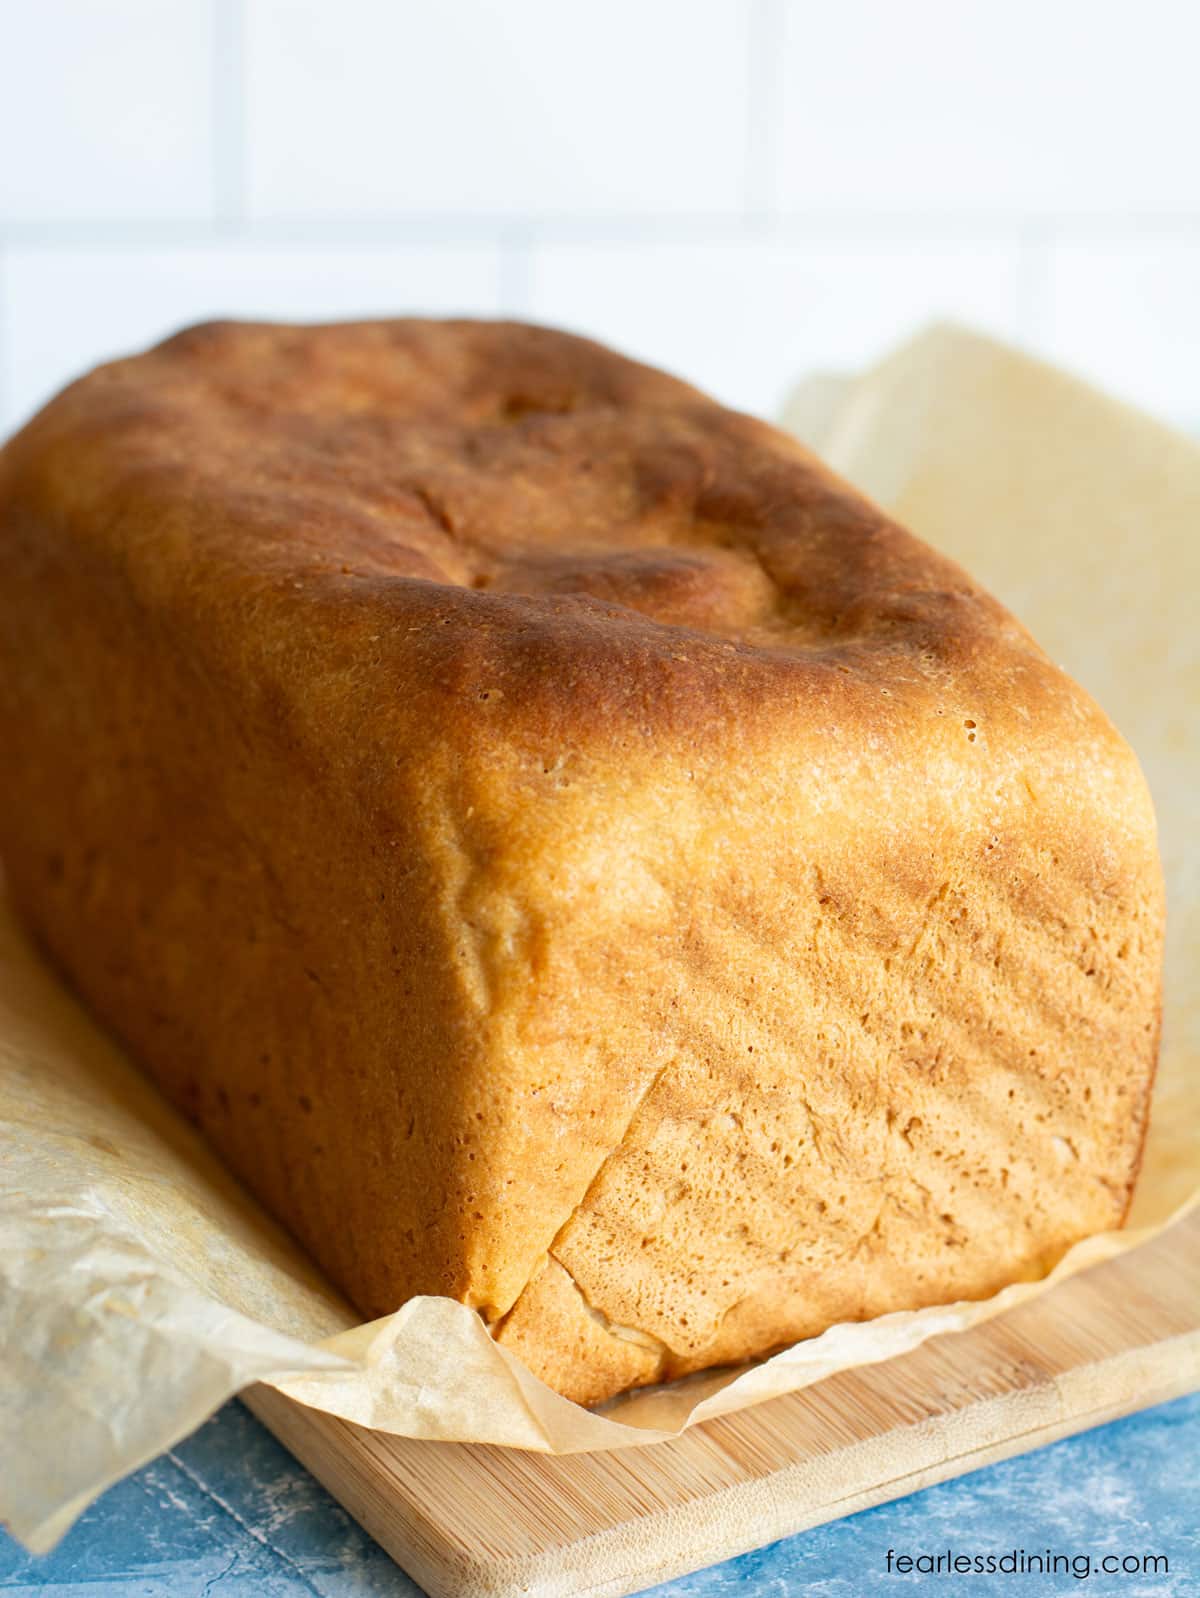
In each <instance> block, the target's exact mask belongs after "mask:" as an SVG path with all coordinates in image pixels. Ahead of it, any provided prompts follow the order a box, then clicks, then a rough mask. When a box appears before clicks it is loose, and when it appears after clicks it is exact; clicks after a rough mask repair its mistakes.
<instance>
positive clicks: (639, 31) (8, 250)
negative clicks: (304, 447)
mask: <svg viewBox="0 0 1200 1598" xmlns="http://www.w3.org/2000/svg"><path fill="white" fill-rule="evenodd" d="M2 31H3V38H2V40H0V151H2V152H3V153H2V154H0V427H3V426H6V425H12V424H14V423H15V422H16V421H18V420H19V419H20V418H21V417H23V416H25V415H26V414H28V412H29V410H30V409H31V408H32V407H34V406H35V405H36V404H38V403H40V402H41V401H42V400H43V399H44V398H45V397H46V395H47V394H48V393H50V392H51V391H52V390H53V389H54V388H55V387H57V386H58V385H59V384H60V383H61V382H63V381H64V380H65V379H66V378H68V377H69V376H70V375H72V374H74V373H75V372H76V371H78V370H81V369H83V368H84V367H86V366H87V365H89V364H90V363H92V362H94V361H96V360H99V359H102V358H104V357H106V356H108V355H110V354H113V353H115V352H118V351H121V350H124V349H126V348H130V347H134V346H137V345H139V344H144V343H146V342H148V341H149V340H152V339H155V338H158V337H159V336H161V335H162V334H163V333H165V332H167V331H169V330H170V329H171V328H173V327H174V326H176V325H178V324H180V323H182V322H185V321H188V320H195V319H196V318H199V317H202V316H208V315H215V314H235V313H240V314H244V315H274V316H280V317H296V318H304V317H328V316H341V315H347V316H349V315H356V314H371V313H378V312H381V311H387V310H394V311H403V310H415V309H422V310H427V311H431V312H441V311H450V310H466V311H475V312H479V313H481V314H490V313H493V312H495V311H497V310H502V311H505V312H509V313H513V314H518V315H528V316H533V317H537V318H540V319H543V320H550V321H560V322H563V323H566V324H568V325H571V326H573V327H576V328H579V329H581V330H583V331H587V332H590V333H593V334H595V335H597V336H599V337H602V338H607V339H611V340H612V341H614V342H616V343H618V344H621V345H623V346H624V347H626V348H627V349H629V350H630V351H631V352H633V353H635V354H638V355H641V356H643V357H645V358H647V359H650V360H655V361H659V362H661V363H663V364H665V365H668V366H671V367H673V368H674V369H676V370H678V371H679V372H681V373H683V374H684V375H686V376H688V377H691V378H692V379H693V380H695V381H698V382H700V383H701V384H704V385H706V386H708V387H710V388H712V389H713V390H714V391H715V392H717V393H718V394H719V395H720V396H721V397H723V398H725V399H727V400H728V401H730V402H732V403H734V404H738V405H741V406H744V407H746V408H749V409H754V410H761V411H769V410H771V409H772V408H773V407H775V406H776V404H777V403H778V400H779V398H780V395H781V393H782V391H783V390H784V389H785V388H786V387H787V386H788V385H789V384H790V383H791V382H792V380H793V378H794V377H795V376H796V375H797V374H798V373H799V372H801V371H802V370H805V369H807V368H810V367H812V366H814V365H834V366H836V365H845V364H854V363H860V362H863V361H866V360H869V359H871V358H872V357H874V356H875V355H876V354H877V353H878V352H879V351H880V350H881V349H882V348H883V347H884V346H886V345H887V344H888V343H889V342H891V341H893V340H895V339H897V338H900V337H903V336H905V334H907V333H908V332H910V331H911V330H912V329H913V328H914V327H915V326H916V325H918V324H919V323H921V322H922V321H925V320H927V319H928V318H930V317H932V316H937V315H954V316H957V317H959V318H960V319H963V320H966V321H970V322H975V323H977V324H980V325H982V326H984V327H986V328H989V329H992V330H995V331H997V332H1000V333H1002V334H1005V335H1008V336H1011V337H1013V338H1016V339H1017V340H1019V341H1020V342H1023V343H1025V344H1028V345H1031V346H1033V347H1036V348H1040V349H1043V350H1045V351H1046V352H1048V353H1049V354H1050V355H1051V356H1053V357H1056V358H1059V359H1061V360H1063V361H1065V362H1066V363H1068V364H1071V365H1074V366H1077V367H1078V368H1080V369H1081V370H1083V371H1085V372H1086V373H1088V374H1089V375H1093V376H1095V377H1097V378H1098V379H1099V380H1100V381H1102V382H1103V383H1105V384H1107V385H1108V386H1110V387H1111V388H1113V389H1115V390H1117V391H1118V392H1125V393H1127V394H1129V395H1130V396H1131V397H1133V398H1134V399H1137V400H1139V401H1141V402H1142V403H1144V404H1146V405H1148V406H1150V407H1151V408H1154V409H1156V410H1159V411H1161V412H1162V413H1164V414H1165V415H1168V416H1170V417H1173V418H1175V419H1177V420H1178V421H1180V422H1182V423H1184V424H1185V425H1190V426H1195V427H1200V292H1197V291H1198V290H1200V92H1198V91H1197V90H1196V88H1195V87H1194V82H1193V80H1194V79H1196V77H1197V65H1198V63H1200V6H1198V5H1197V4H1196V3H1195V0H1139V4H1138V5H1137V6H1136V7H1133V6H1131V5H1129V4H1128V3H1127V0H905V4H903V5H899V4H896V3H895V0H836V3H833V4H831V3H829V0H823V3H820V4H818V3H817V0H604V3H603V4H602V3H600V0H590V3H589V0H574V3H570V4H568V3H564V0H440V3H438V4H426V3H422V0H337V3H330V0H169V3H166V0H105V3H104V4H103V5H100V4H96V3H94V0H36V3H30V4H25V5H13V6H12V7H11V8H10V9H9V10H8V11H7V13H6V15H5V21H4V26H3V30H2Z"/></svg>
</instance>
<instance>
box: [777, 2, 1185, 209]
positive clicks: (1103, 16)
mask: <svg viewBox="0 0 1200 1598" xmlns="http://www.w3.org/2000/svg"><path fill="white" fill-rule="evenodd" d="M783 35H784V43H783V48H782V50H781V51H780V53H779V56H778V67H777V76H778V79H779V81H780V83H781V85H782V89H781V92H780V101H781V106H782V116H781V131H780V136H779V140H778V143H777V146H776V151H775V160H776V193H777V198H778V202H779V204H780V206H781V208H782V209H784V210H786V211H808V210H811V209H814V208H818V209H821V210H830V211H836V212H842V211H846V210H852V211H863V210H868V211H876V212H901V213H908V212H914V211H915V212H922V211H937V212H941V213H944V212H947V211H956V212H960V213H962V214H963V215H966V216H981V215H982V216H995V215H997V214H1007V215H1010V216H1026V215H1030V214H1034V215H1040V216H1047V217H1055V216H1058V215H1061V214H1067V215H1070V214H1073V213H1080V212H1086V213H1092V212H1095V213H1100V214H1104V215H1108V216H1116V217H1119V216H1121V215H1123V214H1128V213H1141V214H1145V213H1158V212H1163V213H1170V214H1176V213H1180V212H1184V213H1189V214H1192V215H1195V212H1196V207H1197V198H1198V194H1197V176H1198V173H1197V163H1198V160H1200V98H1198V96H1197V89H1196V82H1197V70H1198V68H1200V6H1197V5H1196V4H1194V0H1138V3H1137V4H1136V5H1134V4H1130V3H1129V0H1002V3H995V0H903V3H902V4H889V3H887V0H835V3H832V4H828V5H823V6H821V7H820V9H819V11H818V9H817V7H816V6H812V5H807V4H795V3H792V4H786V3H785V5H784V7H783Z"/></svg>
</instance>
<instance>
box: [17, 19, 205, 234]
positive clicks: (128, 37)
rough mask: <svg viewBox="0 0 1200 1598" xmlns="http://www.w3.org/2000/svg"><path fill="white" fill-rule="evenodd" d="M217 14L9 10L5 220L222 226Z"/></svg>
mask: <svg viewBox="0 0 1200 1598" xmlns="http://www.w3.org/2000/svg"><path fill="white" fill-rule="evenodd" d="M214 18H215V8H214V6H213V4H212V3H211V0H171V3H170V4H163V0H104V3H103V4H101V5H97V4H96V3H95V0H30V3H25V4H22V3H20V0H18V3H17V4H15V5H13V6H12V7H11V8H8V9H6V11H5V15H4V23H3V30H2V36H0V152H2V153H0V218H3V220H4V222H7V223H12V222H58V221H60V220H64V219H69V220H71V221H78V220H88V221H97V222H125V221H129V220H141V221H144V220H146V219H155V220H162V219H178V218H185V219H197V218H210V217H211V216H212V215H213V212H214V205H215V194H214V186H213V167H212V160H211V152H212V146H213V119H214V109H215V108H214V92H213V78H214V71H215V62H214V50H213V36H214Z"/></svg>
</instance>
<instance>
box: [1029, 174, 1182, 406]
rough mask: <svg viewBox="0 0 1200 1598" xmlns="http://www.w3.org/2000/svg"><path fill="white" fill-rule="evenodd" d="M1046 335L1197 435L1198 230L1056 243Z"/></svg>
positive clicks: (1061, 353)
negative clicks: (1102, 240)
mask: <svg viewBox="0 0 1200 1598" xmlns="http://www.w3.org/2000/svg"><path fill="white" fill-rule="evenodd" d="M1196 153H1197V159H1198V160H1200V150H1197V152H1196ZM1044 343H1045V346H1046V348H1047V350H1048V352H1049V354H1050V355H1051V356H1053V357H1054V358H1055V359H1057V360H1059V361H1062V362H1063V363H1064V364H1065V365H1068V366H1072V367H1074V368H1076V370H1078V371H1080V372H1082V373H1083V374H1084V375H1085V376H1088V377H1091V378H1093V379H1094V380H1095V381H1096V382H1097V383H1100V384H1102V385H1104V386H1106V387H1108V388H1110V389H1112V390H1113V391H1114V392H1116V393H1119V394H1121V395H1122V397H1124V398H1128V399H1131V400H1134V401H1135V402H1136V403H1137V404H1139V405H1143V406H1145V407H1146V409H1147V410H1151V411H1159V412H1162V413H1163V414H1165V415H1172V414H1173V415H1175V416H1176V418H1177V419H1178V420H1179V421H1180V422H1182V423H1183V425H1184V426H1186V427H1189V428H1190V429H1191V430H1192V431H1194V432H1197V433H1200V237H1188V236H1186V235H1185V236H1183V237H1181V236H1180V235H1179V234H1178V233H1175V232H1166V233H1159V234H1157V235H1155V234H1152V235H1150V236H1149V237H1134V238H1129V239H1123V240H1117V241H1109V242H1107V243H1104V242H1101V243H1096V242H1076V243H1061V244H1058V245H1056V247H1055V248H1054V250H1053V251H1052V252H1051V257H1050V275H1049V282H1048V287H1047V299H1046V313H1045V339H1044Z"/></svg>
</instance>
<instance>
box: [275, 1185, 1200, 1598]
mask: <svg viewBox="0 0 1200 1598" xmlns="http://www.w3.org/2000/svg"><path fill="white" fill-rule="evenodd" d="M1197 1387H1200V1212H1194V1213H1193V1214H1192V1215H1191V1216H1189V1217H1188V1218H1186V1219H1185V1220H1183V1221H1180V1222H1178V1223H1177V1224H1176V1225H1175V1226H1173V1227H1172V1228H1171V1229H1170V1230H1169V1231H1167V1232H1165V1233H1162V1234H1160V1236H1159V1237H1157V1238H1156V1239H1154V1240H1153V1241H1152V1242H1150V1243H1147V1244H1145V1245H1143V1246H1142V1247H1140V1248H1138V1249H1136V1250H1134V1251H1133V1252H1131V1253H1129V1254H1126V1255H1123V1256H1122V1257H1121V1258H1119V1259H1116V1260H1113V1261H1110V1262H1109V1263H1108V1264H1105V1265H1100V1266H1097V1267H1095V1268H1094V1269H1092V1270H1090V1271H1087V1272H1084V1273H1082V1274H1080V1275H1078V1276H1075V1277H1072V1278H1070V1279H1069V1280H1068V1281H1066V1282H1064V1283H1062V1284H1061V1285H1060V1286H1059V1287H1056V1288H1054V1289H1053V1290H1052V1291H1051V1292H1049V1293H1046V1294H1043V1295H1042V1296H1041V1297H1040V1298H1038V1299H1035V1300H1033V1301H1032V1302H1030V1303H1028V1304H1026V1305H1024V1306H1021V1307H1018V1308H1017V1309H1014V1310H1011V1311H1010V1312H1009V1313H1008V1314H1006V1315H1003V1316H1000V1317H997V1318H996V1319H995V1320H992V1321H989V1322H987V1323H985V1324H984V1325H982V1326H978V1327H975V1328H973V1329H972V1330H970V1331H967V1332H961V1333H958V1334H955V1335H951V1336H947V1337H939V1338H934V1339H932V1340H931V1341H930V1342H928V1343H925V1344H923V1345H922V1347H920V1348H918V1349H916V1350H914V1351H913V1352H912V1353H910V1354H905V1355H904V1356H902V1357H901V1358H899V1359H894V1360H889V1361H888V1362H886V1363H885V1364H881V1365H872V1366H865V1367H862V1368H860V1369H858V1370H854V1371H847V1372H844V1373H843V1374H841V1375H839V1376H834V1377H831V1378H830V1379H829V1380H828V1381H824V1382H821V1383H819V1384H818V1385H817V1386H814V1387H809V1388H807V1389H806V1390H805V1391H804V1392H800V1393H793V1394H789V1395H788V1396H787V1397H784V1398H776V1399H771V1400H769V1401H768V1402H766V1403H763V1404H759V1405H757V1406H755V1407H754V1408H752V1409H746V1410H742V1411H740V1412H739V1413H737V1414H735V1415H728V1416H724V1417H722V1418H721V1419H719V1420H714V1421H710V1422H708V1423H706V1424H704V1425H701V1426H696V1427H694V1428H693V1429H692V1430H691V1431H688V1432H686V1433H684V1435H683V1436H682V1437H680V1438H678V1439H677V1440H676V1441H674V1442H669V1443H657V1444H654V1445H651V1446H649V1447H645V1448H626V1449H619V1450H614V1451H610V1452H608V1453H603V1454H575V1455H569V1456H565V1457H561V1458H550V1457H548V1456H546V1455H544V1454H532V1453H524V1452H521V1451H519V1450H515V1449H504V1448H493V1447H484V1446H473V1445H470V1446H469V1445H466V1444H461V1443H420V1442H412V1441H409V1440H407V1439H405V1438H400V1437H389V1436H387V1435H385V1434H384V1433H382V1432H371V1431H366V1430H364V1429H363V1428H361V1427H357V1426H352V1425H350V1424H348V1423H347V1422H345V1421H340V1420H335V1419H333V1418H331V1417H330V1416H328V1415H323V1414H320V1413H319V1412H318V1411H316V1410H311V1409H306V1408H305V1407H304V1406H302V1405H299V1404H295V1403H293V1402H292V1401H290V1400H288V1399H285V1398H283V1397H282V1396H281V1395H280V1394H278V1393H276V1392H275V1391H273V1390H272V1389H270V1388H266V1387H257V1388H254V1389H252V1390H251V1391H250V1392H248V1393H247V1394H245V1395H244V1399H245V1402H246V1403H247V1404H248V1405H249V1407H250V1408H251V1409H252V1410H253V1411H254V1413H255V1414H256V1415H257V1416H258V1417H259V1419H260V1420H262V1421H263V1422H264V1423H265V1424H266V1425H267V1426H268V1427H269V1428H270V1429H271V1431H273V1432H274V1433H275V1435H276V1436H277V1437H278V1438H279V1439H280V1441H281V1442H283V1443H284V1444H285V1445H286V1446H287V1447H288V1448H290V1449H291V1451H292V1452H293V1453H294V1454H295V1455H296V1456H297V1458H299V1459H300V1460H302V1461H303V1463H304V1464H305V1465H307V1466H308V1468H309V1470H311V1471H312V1472H313V1474H314V1475H315V1476H317V1477H318V1478H319V1480H320V1481H322V1482H323V1483H324V1484H325V1486H326V1487H327V1488H328V1489H329V1490H330V1492H331V1493H333V1495H334V1497H335V1498H338V1499H339V1500H340V1501H341V1502H342V1503H343V1504H344V1505H345V1507H346V1508H347V1509H348V1510H349V1512H350V1513H351V1514H352V1515H353V1516H354V1517H355V1519H356V1520H358V1521H360V1522H361V1524H362V1525H363V1526H365V1527H366V1529H367V1530H368V1531H369V1532H370V1533H371V1534H372V1536H374V1537H375V1538H377V1539H378V1541H379V1542H380V1543H381V1544H382V1545H383V1547H384V1548H386V1549H387V1551H388V1552H389V1553H390V1554H391V1555H392V1556H393V1558H394V1559H396V1561H397V1562H398V1563H399V1564H401V1565H402V1566H403V1567H404V1569H405V1570H407V1571H408V1572H409V1574H410V1575H411V1576H412V1577H413V1578H414V1579H415V1580H416V1581H417V1582H419V1583H420V1585H421V1586H422V1587H424V1588H425V1589H426V1591H427V1592H429V1593H430V1594H431V1595H433V1598H516V1595H518V1594H520V1595H522V1598H543V1595H544V1598H549V1595H552V1594H555V1595H557V1594H572V1593H588V1594H589V1595H592V1598H602V1595H606V1594H607V1595H619V1594H624V1593H630V1592H637V1591H639V1590H641V1589H642V1588H644V1587H648V1586H652V1585H653V1584H654V1583H655V1582H659V1581H665V1580H667V1579H668V1578H670V1577H672V1576H677V1575H681V1574H683V1573H684V1572H685V1571H688V1570H696V1569H698V1568H699V1567H701V1566H703V1565H709V1564H715V1563H716V1562H717V1561H718V1560H721V1559H728V1558H730V1557H731V1556H732V1555H734V1554H739V1553H744V1552H745V1551H746V1550H747V1549H749V1548H756V1547H760V1546H762V1544H764V1543H768V1542H773V1541H774V1540H775V1539H776V1538H778V1537H784V1536H788V1535H789V1534H791V1533H793V1532H797V1531H802V1530H804V1529H805V1528H806V1527H809V1526H815V1525H819V1524H820V1523H821V1522H822V1521H826V1520H834V1519H836V1518H838V1517H839V1516H841V1515H848V1514H851V1513H852V1512H853V1511H855V1510H858V1509H865V1508H867V1507H868V1506H869V1505H871V1504H878V1503H882V1502H884V1501H885V1500H886V1499H889V1498H898V1497H901V1496H902V1495H903V1494H905V1493H909V1492H913V1491H914V1490H915V1489H916V1488H918V1487H925V1486H928V1485H929V1484H930V1483H931V1482H935V1481H942V1480H944V1479H945V1478H946V1477H949V1476H958V1475H961V1474H963V1473H964V1472H965V1471H969V1470H974V1469H976V1468H977V1467H978V1466H980V1465H986V1464H989V1463H990V1462H991V1461H992V1460H996V1459H1004V1458H1006V1457H1007V1456H1009V1455H1010V1454H1019V1453H1023V1452H1025V1451H1026V1450H1028V1449H1031V1448H1037V1447H1039V1446H1040V1445H1041V1444H1043V1443H1048V1442H1052V1441H1053V1440H1054V1439H1056V1438H1059V1437H1065V1436H1067V1435H1068V1434H1069V1433H1071V1432H1077V1431H1082V1430H1084V1429H1085V1428H1086V1427H1088V1426H1095V1425H1097V1424H1098V1423H1099V1422H1101V1421H1106V1420H1111V1419H1113V1418H1115V1417H1116V1416H1118V1415H1124V1414H1128V1413H1129V1412H1130V1411H1132V1410H1135V1409H1141V1408H1144V1407H1146V1406H1147V1405H1150V1404H1156V1403H1159V1402H1160V1401H1161V1400H1164V1399H1168V1398H1174V1397H1177V1396H1178V1395H1179V1394H1181V1393H1185V1392H1189V1391H1191V1390H1193V1389H1195V1388H1197Z"/></svg>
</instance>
